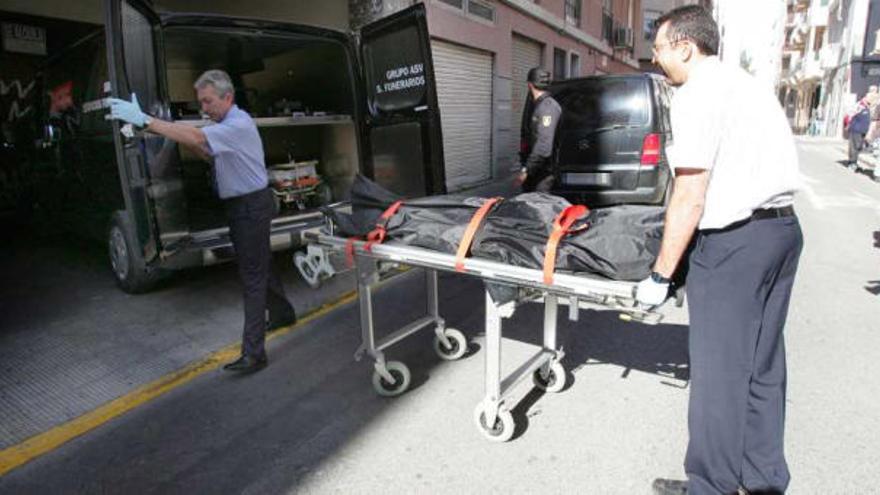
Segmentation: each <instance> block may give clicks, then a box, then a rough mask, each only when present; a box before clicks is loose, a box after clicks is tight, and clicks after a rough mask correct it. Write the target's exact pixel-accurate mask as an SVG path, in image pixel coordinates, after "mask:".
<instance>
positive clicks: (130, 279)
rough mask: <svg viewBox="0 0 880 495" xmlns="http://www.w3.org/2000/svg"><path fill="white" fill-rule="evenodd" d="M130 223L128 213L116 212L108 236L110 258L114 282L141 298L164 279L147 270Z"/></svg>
mask: <svg viewBox="0 0 880 495" xmlns="http://www.w3.org/2000/svg"><path fill="white" fill-rule="evenodd" d="M134 239H135V235H134V229H133V228H132V225H131V222H130V221H129V219H128V216H126V215H125V212H122V211H117V212H115V213H114V214H113V218H112V219H111V222H110V230H109V232H108V234H107V247H108V253H107V254H108V255H109V258H110V267H111V268H112V269H113V278H114V279H115V280H116V285H117V286H119V288H120V289H122V290H124V291H125V292H128V293H130V294H139V293H143V292H147V291H148V290H150V289H152V288H153V287H154V286H155V285H156V282H158V281H159V279H160V278H162V274H163V273H162V271H161V270H156V269H152V268H150V267H148V266H146V263H144V259H143V256H141V254H140V252H139V251H138V250H137V248H136V247H135V246H137V244H136V243H135V242H134Z"/></svg>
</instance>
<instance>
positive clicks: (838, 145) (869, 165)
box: [795, 136, 880, 181]
mask: <svg viewBox="0 0 880 495" xmlns="http://www.w3.org/2000/svg"><path fill="white" fill-rule="evenodd" d="M795 138H796V139H797V140H798V141H800V142H804V143H816V144H827V145H829V146H833V147H834V148H835V149H837V150H839V151H840V159H841V161H843V160H846V158H847V154H848V152H849V142H848V141H847V140H845V139H841V138H831V137H821V136H795ZM878 163H880V157H877V156H874V154H873V153H871V151H869V150H866V151H862V152H861V153H860V154H859V166H858V168H859V170H864V171H867V172H868V173H869V175H872V176H873V177H874V180H877V181H880V178H878V177H877V176H876V175H874V173H873V172H874V171H875V170H876V171H877V172H878V173H880V169H878V168H877V164H878Z"/></svg>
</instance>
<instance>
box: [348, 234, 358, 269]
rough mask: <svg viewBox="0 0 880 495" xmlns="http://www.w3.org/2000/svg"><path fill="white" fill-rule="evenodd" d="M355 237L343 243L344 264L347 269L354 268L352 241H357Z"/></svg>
mask: <svg viewBox="0 0 880 495" xmlns="http://www.w3.org/2000/svg"><path fill="white" fill-rule="evenodd" d="M357 240H358V238H357V237H349V238H348V240H347V241H345V264H346V266H348V267H349V268H351V267H353V266H354V241H357Z"/></svg>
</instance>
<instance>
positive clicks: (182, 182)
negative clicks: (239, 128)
mask: <svg viewBox="0 0 880 495" xmlns="http://www.w3.org/2000/svg"><path fill="white" fill-rule="evenodd" d="M208 69H223V70H225V71H227V72H228V73H229V74H230V76H231V77H232V79H233V82H234V84H235V86H236V94H235V99H236V103H237V104H238V105H239V106H240V107H242V108H243V109H244V110H246V111H248V112H249V113H250V114H251V116H252V117H254V120H255V122H256V124H257V127H258V129H259V132H260V135H261V137H262V140H263V145H264V149H265V155H266V164H267V167H268V169H269V174H270V178H271V180H270V182H272V184H273V185H272V188H273V191H274V192H275V194H276V205H277V207H278V208H277V211H278V212H277V215H276V217H275V218H274V220H273V221H272V234H271V242H272V247H273V249H274V250H280V249H287V248H293V247H296V244H297V243H298V241H299V239H300V233H301V232H302V231H303V230H304V229H311V228H315V227H318V226H320V225H322V223H323V217H322V214H321V212H320V211H319V209H320V208H322V207H331V208H342V207H345V206H346V202H347V201H348V200H349V190H350V185H351V183H352V181H353V179H354V177H355V175H356V174H358V173H362V174H364V175H366V176H367V177H371V178H373V179H374V180H376V181H377V182H378V183H380V184H382V185H383V186H385V187H387V188H389V189H391V190H393V191H395V192H397V193H399V194H402V195H405V196H408V197H416V196H424V195H430V194H442V193H445V183H444V177H445V174H444V170H443V152H442V139H441V134H440V113H439V109H438V107H437V95H436V86H435V82H434V72H433V65H432V60H431V51H430V45H429V36H428V30H427V24H426V17H425V9H424V6H423V5H421V4H417V5H414V6H413V7H410V8H408V9H406V10H403V11H401V12H398V13H396V14H394V15H391V16H389V17H386V18H383V19H381V20H379V21H377V22H374V23H373V24H370V25H367V26H365V27H363V28H362V29H361V30H360V32H359V33H357V34H350V33H343V32H339V31H335V30H330V29H324V28H318V27H314V26H306V25H296V24H286V23H280V22H270V21H265V20H255V19H242V18H231V17H226V16H217V15H203V14H184V13H162V14H157V13H156V12H155V11H154V10H153V9H152V8H151V4H150V2H149V1H148V0H106V2H105V22H104V26H103V27H96V32H95V33H93V34H92V35H91V36H88V37H86V38H84V39H83V40H81V41H80V42H78V43H75V44H73V45H72V46H71V47H70V48H69V50H67V51H66V52H64V53H62V54H60V55H59V56H56V57H54V58H53V60H51V61H50V62H49V63H48V65H47V67H46V68H45V70H44V71H43V74H42V80H43V85H44V89H46V90H48V89H49V88H51V87H53V86H54V85H56V84H58V83H59V81H68V82H69V85H68V87H70V86H72V88H73V95H72V96H73V101H74V105H75V110H76V114H77V115H76V119H75V126H59V125H57V123H56V122H53V121H52V120H50V119H48V118H47V119H46V120H45V122H44V123H42V124H41V126H42V129H41V132H42V136H43V138H42V139H41V140H40V143H39V148H40V155H41V157H42V159H41V160H40V162H41V163H42V165H41V166H42V169H43V171H44V173H43V175H47V176H48V175H52V176H53V177H55V178H56V179H58V177H61V178H62V179H61V180H60V181H59V180H55V183H56V185H57V184H59V183H61V184H63V186H62V188H63V189H64V193H63V195H59V194H54V193H53V192H51V191H53V186H51V185H50V184H51V183H52V181H51V180H45V181H43V182H42V183H40V184H38V186H37V189H42V190H43V191H42V192H46V191H50V192H49V193H48V194H46V195H47V196H49V197H50V199H47V200H45V201H43V202H42V203H41V206H43V207H45V208H49V207H50V206H52V203H53V202H54V203H55V205H54V206H56V207H58V210H57V211H59V212H66V213H72V212H77V215H70V218H71V220H68V219H67V218H68V217H66V216H64V215H60V214H59V215H60V216H55V217H53V218H55V220H54V221H55V222H57V223H59V224H62V223H63V224H65V225H68V226H71V228H74V227H73V225H76V227H75V228H77V229H83V230H88V229H91V230H99V231H100V232H102V233H103V235H102V237H103V238H104V239H105V242H106V243H107V246H108V253H109V261H110V265H111V266H112V267H113V273H114V274H115V276H116V280H117V282H118V285H119V286H120V287H121V288H122V289H123V290H125V291H128V292H141V291H144V290H147V289H148V288H150V287H151V286H152V285H153V282H154V281H155V280H156V279H157V278H159V277H160V276H161V274H163V273H167V272H168V271H169V270H174V269H179V268H184V267H191V266H198V265H205V264H211V263H214V262H218V261H222V260H224V259H228V258H230V257H231V256H232V254H233V253H232V251H231V242H230V239H229V232H228V228H227V226H226V221H225V216H224V211H223V205H222V202H221V201H220V200H219V199H218V197H217V195H216V193H215V192H214V187H213V184H214V182H213V178H212V170H211V166H210V165H209V164H207V163H205V162H203V161H200V160H198V159H197V158H196V157H195V156H194V155H192V154H191V153H190V152H188V150H186V149H185V148H183V147H179V146H178V145H177V144H175V143H173V142H171V141H169V140H166V139H164V138H162V137H161V136H157V135H155V134H151V133H145V132H143V131H141V130H139V129H133V128H132V127H131V126H129V125H124V124H120V123H119V122H117V121H108V120H106V119H105V116H106V114H107V113H108V110H107V103H106V101H105V100H106V98H107V97H110V96H115V97H119V98H124V99H130V98H131V95H132V93H136V94H137V97H138V100H139V102H140V104H141V107H142V108H143V109H144V111H145V112H147V113H149V114H151V115H154V116H156V117H159V118H162V119H165V120H172V121H175V122H179V123H184V124H188V125H193V126H203V125H209V124H210V123H209V122H208V121H206V120H203V118H202V116H201V115H200V114H199V113H200V109H199V104H198V102H197V101H196V97H195V92H194V90H193V84H194V82H195V80H196V78H197V77H198V76H199V75H200V74H201V73H202V72H204V71H205V70H208ZM68 82H65V84H68ZM41 114H42V115H49V111H48V108H44V109H43V111H42V112H41ZM61 127H65V128H61ZM57 171H63V173H56V172H57ZM53 174H54V175H53ZM73 217H76V218H75V219H73Z"/></svg>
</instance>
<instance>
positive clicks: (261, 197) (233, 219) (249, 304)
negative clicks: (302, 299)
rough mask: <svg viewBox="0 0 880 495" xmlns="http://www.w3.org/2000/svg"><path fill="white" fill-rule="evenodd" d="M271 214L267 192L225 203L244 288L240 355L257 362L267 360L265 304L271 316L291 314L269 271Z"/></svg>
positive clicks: (281, 289)
mask: <svg viewBox="0 0 880 495" xmlns="http://www.w3.org/2000/svg"><path fill="white" fill-rule="evenodd" d="M274 213H275V202H274V199H273V198H272V191H271V190H269V189H262V190H259V191H256V192H252V193H249V194H245V195H242V196H237V197H235V198H230V199H227V200H226V215H227V218H228V220H229V234H230V236H231V237H232V246H233V248H234V249H235V257H236V260H237V262H238V276H239V278H240V280H241V284H242V288H243V289H244V333H243V335H242V343H241V353H242V355H246V356H251V357H254V358H256V359H263V358H265V357H266V348H265V341H266V309H267V303H268V309H269V314H270V316H273V317H274V316H275V315H279V316H283V315H287V314H290V313H292V312H293V307H292V306H291V305H290V302H289V301H288V300H287V297H286V296H285V294H284V286H282V285H281V280H280V279H279V278H278V274H277V273H275V271H274V270H272V248H271V245H270V243H269V242H270V241H269V236H270V228H271V223H272V216H273V215H274Z"/></svg>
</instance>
